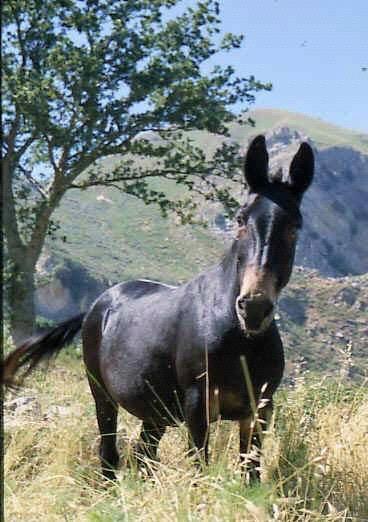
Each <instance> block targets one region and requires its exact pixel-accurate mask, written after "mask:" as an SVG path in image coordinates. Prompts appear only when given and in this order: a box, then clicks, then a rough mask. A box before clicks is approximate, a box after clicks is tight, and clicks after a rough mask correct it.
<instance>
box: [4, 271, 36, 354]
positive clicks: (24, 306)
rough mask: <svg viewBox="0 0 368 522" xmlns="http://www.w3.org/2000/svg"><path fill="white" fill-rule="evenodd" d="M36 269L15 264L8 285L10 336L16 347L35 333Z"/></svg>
mask: <svg viewBox="0 0 368 522" xmlns="http://www.w3.org/2000/svg"><path fill="white" fill-rule="evenodd" d="M34 273H35V267H34V266H32V265H31V266H30V265H29V264H28V263H15V264H14V265H13V267H12V270H11V274H10V277H9V280H8V283H7V300H8V305H9V325H10V334H11V336H12V338H13V341H14V343H15V344H16V345H19V344H20V343H21V342H22V341H24V340H25V339H26V338H27V337H29V336H31V335H32V334H33V333H35V323H36V311H35V303H34V295H35V281H34Z"/></svg>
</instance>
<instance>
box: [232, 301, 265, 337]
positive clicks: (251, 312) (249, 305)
mask: <svg viewBox="0 0 368 522" xmlns="http://www.w3.org/2000/svg"><path fill="white" fill-rule="evenodd" d="M236 311H237V314H238V317H239V319H240V321H241V323H242V326H243V327H244V329H245V330H246V331H247V332H249V333H250V334H257V333H260V332H262V331H263V330H264V329H265V328H267V327H268V326H269V324H270V323H271V321H272V319H273V314H274V304H273V303H272V301H271V300H270V299H268V298H266V297H264V296H262V295H259V296H258V295H256V296H254V295H252V296H247V295H244V296H239V297H238V298H237V300H236Z"/></svg>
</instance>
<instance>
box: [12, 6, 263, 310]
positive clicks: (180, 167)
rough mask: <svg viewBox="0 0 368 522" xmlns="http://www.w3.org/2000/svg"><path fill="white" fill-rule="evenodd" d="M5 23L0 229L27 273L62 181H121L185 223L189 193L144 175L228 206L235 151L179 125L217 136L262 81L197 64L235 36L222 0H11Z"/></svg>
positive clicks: (231, 44) (51, 229) (48, 230)
mask: <svg viewBox="0 0 368 522" xmlns="http://www.w3.org/2000/svg"><path fill="white" fill-rule="evenodd" d="M174 7H175V8H176V13H178V12H179V11H178V8H180V12H181V14H176V15H173V14H172V8H174ZM3 22H4V23H3V71H4V96H3V111H4V117H3V127H4V140H3V146H4V148H3V156H4V180H5V182H4V214H5V218H4V227H5V237H6V241H7V245H8V255H9V257H10V258H11V260H12V261H13V264H14V265H17V268H16V271H17V272H22V273H27V274H32V273H33V271H34V269H35V265H36V262H37V259H38V257H39V255H40V253H41V250H42V247H43V243H44V240H45V237H46V236H47V235H50V236H54V235H55V232H56V231H57V229H58V224H57V222H55V221H54V220H53V219H52V214H53V212H54V210H55V208H56V207H57V206H58V205H59V203H60V201H61V199H62V197H63V196H64V194H65V192H66V191H67V190H68V189H70V188H86V187H88V186H91V185H92V186H93V185H109V186H114V187H118V188H119V190H121V191H123V192H126V193H128V194H131V195H134V196H135V197H137V198H139V199H141V200H142V201H144V202H145V203H146V204H152V203H154V204H156V205H158V207H159V208H160V210H161V212H162V214H163V215H166V214H167V213H168V212H170V211H174V212H176V213H177V214H178V215H179V217H180V218H181V220H182V221H183V222H190V221H193V220H194V219H195V203H194V202H193V200H192V198H191V197H189V196H188V197H186V198H180V197H179V198H177V199H176V200H175V201H173V200H171V199H170V198H169V197H168V195H167V194H166V193H164V192H162V191H156V190H154V189H152V187H150V186H149V184H148V181H147V178H150V179H152V178H156V177H163V178H166V179H168V180H170V181H172V182H175V183H178V184H180V185H182V186H183V187H185V188H188V189H190V190H197V192H199V193H200V194H202V195H205V196H207V197H208V198H210V199H211V198H216V197H217V193H218V197H219V198H220V199H221V201H222V202H223V203H224V204H225V205H226V206H227V207H229V212H231V211H232V208H233V207H234V204H235V202H234V200H233V198H231V196H230V193H229V191H228V189H227V188H226V187H225V186H223V184H221V187H220V189H219V190H217V188H218V186H219V184H218V183H217V181H216V179H217V177H218V176H219V177H225V178H228V179H233V178H234V175H235V173H236V169H237V167H238V157H237V147H234V146H233V145H230V146H229V147H226V146H225V145H224V146H223V147H222V148H221V150H220V151H218V152H217V153H216V154H215V155H214V156H213V157H212V158H211V159H210V158H208V157H207V156H206V154H205V151H202V150H200V149H199V148H198V147H195V146H194V144H193V142H192V141H191V140H190V139H189V138H188V136H187V134H186V133H187V132H188V131H190V130H192V129H205V130H207V131H209V132H212V133H220V134H224V135H226V134H227V128H226V126H225V124H226V123H227V122H230V121H231V120H233V119H234V118H235V115H234V113H233V107H234V105H235V104H239V103H241V104H243V109H245V108H246V107H247V105H248V104H249V102H251V101H253V99H254V93H255V92H256V91H258V90H260V89H269V88H270V86H269V85H264V84H262V83H260V82H257V81H256V80H255V79H254V77H253V76H250V77H249V78H239V77H237V76H236V74H235V71H234V69H233V68H232V67H221V66H218V65H215V66H213V67H212V70H210V72H208V73H206V72H204V67H203V64H205V62H206V61H207V60H208V59H209V58H213V57H214V56H215V55H216V54H217V53H218V52H224V51H231V50H232V49H235V48H238V47H239V46H240V45H241V42H242V36H236V35H232V34H225V35H223V36H222V37H221V36H220V34H219V33H220V18H219V2H217V1H215V0H204V1H200V2H197V3H196V4H195V5H194V6H192V7H188V6H185V5H183V2H181V1H180V0H155V1H151V0H150V1H148V0H140V1H138V2H137V1H130V0H129V1H126V0H124V1H123V0H119V1H115V2H110V1H100V0H98V1H97V0H82V1H80V2H76V1H75V0H45V1H41V0H30V1H27V2H26V1H25V0H9V2H7V3H6V5H5V6H4V10H3ZM147 131H150V132H153V133H154V137H155V140H154V142H153V141H152V139H147ZM157 140H159V143H157ZM116 153H119V154H120V155H121V162H120V164H119V165H117V166H116V167H115V168H114V169H113V170H112V171H111V172H109V173H106V172H105V171H104V170H101V169H100V165H99V161H98V160H99V159H100V158H102V157H105V156H107V155H112V154H116ZM86 169H89V174H88V176H87V177H83V179H81V180H79V182H76V178H77V177H78V176H80V175H81V174H82V173H83V172H85V171H86ZM25 260H27V261H25ZM23 279H24V280H26V279H27V277H23ZM28 279H29V277H28ZM23 290H24V289H23ZM23 290H22V291H21V289H20V288H18V289H14V288H13V291H12V292H10V294H9V295H12V296H16V295H17V294H21V293H22V292H23ZM23 293H24V292H23ZM19 301H20V300H19V299H18V300H17V299H16V297H14V299H13V300H12V302H11V303H10V306H11V307H12V308H13V310H15V309H16V308H17V307H18V308H19V309H20V307H21V304H20V302H19ZM25 313H26V310H22V311H21V314H25Z"/></svg>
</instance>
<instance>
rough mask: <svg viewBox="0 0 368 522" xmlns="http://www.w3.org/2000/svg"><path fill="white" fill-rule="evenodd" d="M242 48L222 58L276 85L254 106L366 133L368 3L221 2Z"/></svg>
mask: <svg viewBox="0 0 368 522" xmlns="http://www.w3.org/2000/svg"><path fill="white" fill-rule="evenodd" d="M220 5H221V19H222V20H223V29H224V31H226V32H228V31H231V32H234V33H244V34H245V41H244V43H243V45H242V48H241V49H240V50H237V51H233V52H232V53H231V54H229V53H227V54H224V55H223V56H221V59H220V60H219V58H217V61H221V62H222V63H223V64H225V63H230V64H232V65H234V66H235V67H236V70H237V72H238V73H239V74H241V75H249V74H254V75H255V77H256V78H257V79H259V80H263V81H271V82H272V84H273V90H272V91H271V92H265V93H262V94H259V95H258V96H257V99H256V103H255V106H254V107H255V108H257V107H260V108H261V107H262V108H263V107H272V108H280V109H288V110H291V111H295V112H303V113H306V114H308V115H311V116H316V117H319V118H322V119H324V120H326V121H329V122H331V123H335V124H338V125H341V126H344V127H348V128H351V129H356V130H359V131H364V132H368V101H367V98H368V70H367V71H362V67H367V68H368V0H350V1H348V0H305V1H303V2H302V1H298V0H222V1H221V2H220Z"/></svg>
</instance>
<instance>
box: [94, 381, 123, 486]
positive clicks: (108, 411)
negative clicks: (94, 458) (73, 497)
mask: <svg viewBox="0 0 368 522" xmlns="http://www.w3.org/2000/svg"><path fill="white" fill-rule="evenodd" d="M88 381H89V385H90V388H91V392H92V395H93V397H94V399H95V403H96V416H97V423H98V428H99V430H100V435H101V441H100V460H101V466H102V473H103V475H104V477H106V478H107V479H110V480H114V479H115V478H116V476H115V473H114V470H115V469H116V468H117V466H118V463H119V454H118V451H117V448H116V427H117V417H118V405H117V403H116V402H115V401H114V400H113V399H112V398H111V397H110V395H109V394H108V392H107V390H106V389H105V387H104V386H103V384H102V383H99V382H97V381H95V380H94V379H93V378H92V377H90V376H89V377H88Z"/></svg>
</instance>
